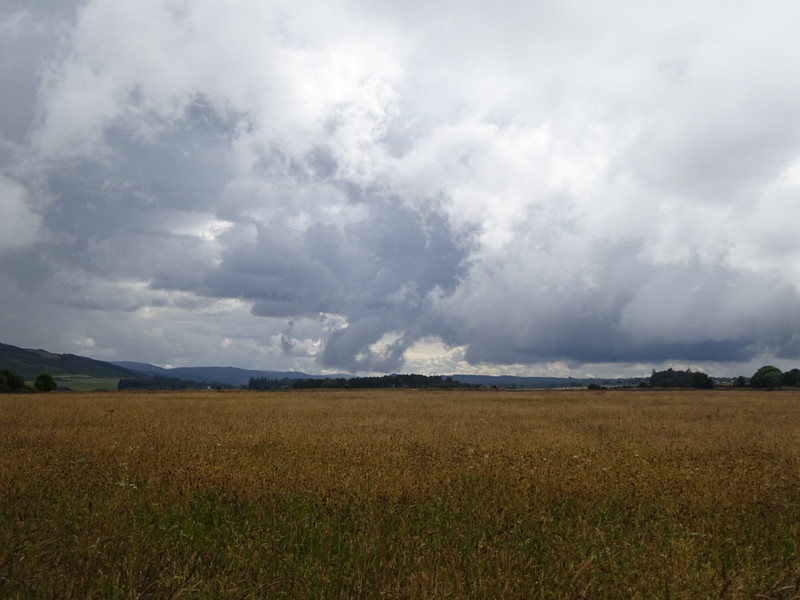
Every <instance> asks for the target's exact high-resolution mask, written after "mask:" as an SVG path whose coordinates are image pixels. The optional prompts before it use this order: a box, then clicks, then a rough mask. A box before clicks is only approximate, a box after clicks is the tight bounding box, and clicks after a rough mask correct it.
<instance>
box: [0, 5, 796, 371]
mask: <svg viewBox="0 0 800 600" xmlns="http://www.w3.org/2000/svg"><path fill="white" fill-rule="evenodd" d="M798 22H800V3H798V2H795V1H794V0H762V1H759V2H754V1H733V2H731V1H730V0H728V1H725V2H723V1H722V0H691V1H688V0H676V2H670V3H664V2H654V1H649V0H644V1H640V2H633V1H630V0H626V1H623V0H607V1H605V2H594V3H590V2H583V1H578V0H537V1H536V2H531V1H530V0H525V1H517V0H500V1H499V2H493V3H489V2H485V1H476V0H460V1H459V2H455V1H452V0H442V1H440V2H430V1H428V0H426V1H424V2H423V1H420V0H409V1H407V2H392V3H389V2H377V1H375V0H304V1H301V2H298V1H297V0H291V1H290V0H225V2H222V1H221V0H115V1H114V2H107V1H103V0H37V2H29V1H27V0H0V209H2V218H0V342H3V343H8V344H14V345H17V346H22V347H25V348H45V349H48V350H50V351H53V352H66V353H74V354H81V355H84V356H91V357H93V358H98V359H101V360H134V361H143V362H150V363H153V364H158V365H161V366H207V365H217V366H228V365H232V366H238V367H244V368H253V369H268V370H297V371H303V372H306V373H355V374H367V373H392V372H415V373H426V374H450V373H485V374H512V375H546V376H573V377H584V376H598V377H613V376H632V375H649V373H650V372H651V370H652V369H662V368H667V367H674V368H680V369H684V368H692V369H693V370H702V371H705V372H707V373H710V374H712V375H719V376H724V375H732V376H733V375H740V374H743V375H745V376H749V375H751V374H752V373H753V372H754V371H755V370H756V369H757V368H758V367H759V366H761V365H764V364H774V365H776V366H778V367H779V368H783V369H787V368H792V367H795V366H800V335H799V334H800V235H798V223H800V84H798V81H800V36H798V35H797V32H796V29H797V23H798Z"/></svg>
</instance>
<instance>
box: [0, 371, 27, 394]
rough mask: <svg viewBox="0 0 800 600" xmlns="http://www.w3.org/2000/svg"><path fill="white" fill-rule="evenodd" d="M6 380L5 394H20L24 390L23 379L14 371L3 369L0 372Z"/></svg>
mask: <svg viewBox="0 0 800 600" xmlns="http://www.w3.org/2000/svg"><path fill="white" fill-rule="evenodd" d="M0 375H2V376H3V377H4V378H5V380H6V385H5V388H6V389H5V391H7V392H12V393H13V392H21V391H23V390H24V389H25V378H24V377H23V376H22V375H19V374H18V373H15V372H14V371H11V370H9V369H3V370H2V371H0Z"/></svg>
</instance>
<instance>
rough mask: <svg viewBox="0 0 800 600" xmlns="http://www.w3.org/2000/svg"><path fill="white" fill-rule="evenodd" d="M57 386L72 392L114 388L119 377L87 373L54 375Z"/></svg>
mask: <svg viewBox="0 0 800 600" xmlns="http://www.w3.org/2000/svg"><path fill="white" fill-rule="evenodd" d="M55 380H56V383H57V384H58V387H59V388H62V389H63V388H69V389H70V390H72V391H74V392H93V391H95V390H102V391H110V390H116V389H117V385H118V384H119V377H91V376H88V375H61V376H58V377H55Z"/></svg>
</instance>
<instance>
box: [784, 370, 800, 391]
mask: <svg viewBox="0 0 800 600" xmlns="http://www.w3.org/2000/svg"><path fill="white" fill-rule="evenodd" d="M781 385H786V386H789V387H797V386H799V385H800V369H792V370H791V371H786V372H785V373H784V374H783V375H782V376H781Z"/></svg>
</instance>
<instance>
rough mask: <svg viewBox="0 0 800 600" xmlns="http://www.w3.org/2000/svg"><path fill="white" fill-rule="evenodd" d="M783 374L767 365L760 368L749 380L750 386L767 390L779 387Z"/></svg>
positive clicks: (776, 368)
mask: <svg viewBox="0 0 800 600" xmlns="http://www.w3.org/2000/svg"><path fill="white" fill-rule="evenodd" d="M782 379H783V373H782V372H781V370H780V369H779V368H778V367H773V366H772V365H767V366H764V367H761V368H760V369H759V370H758V371H756V372H755V374H754V375H753V376H752V377H751V378H750V385H751V386H752V387H754V388H769V389H775V388H779V387H780V386H781V380H782Z"/></svg>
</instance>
